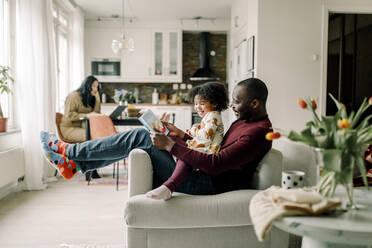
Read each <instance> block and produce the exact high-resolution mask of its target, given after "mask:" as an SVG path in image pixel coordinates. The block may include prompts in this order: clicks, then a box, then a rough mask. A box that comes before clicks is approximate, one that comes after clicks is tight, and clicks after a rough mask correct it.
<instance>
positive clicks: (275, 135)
mask: <svg viewBox="0 0 372 248" xmlns="http://www.w3.org/2000/svg"><path fill="white" fill-rule="evenodd" d="M265 138H266V139H267V140H270V141H271V140H274V139H279V138H280V133H279V132H268V133H267V134H266V136H265Z"/></svg>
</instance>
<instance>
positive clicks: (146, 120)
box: [138, 109, 169, 135]
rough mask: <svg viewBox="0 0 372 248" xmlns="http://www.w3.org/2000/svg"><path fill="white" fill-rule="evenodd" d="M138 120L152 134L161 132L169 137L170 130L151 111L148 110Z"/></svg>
mask: <svg viewBox="0 0 372 248" xmlns="http://www.w3.org/2000/svg"><path fill="white" fill-rule="evenodd" d="M138 120H139V121H140V122H141V123H142V125H144V126H145V127H146V128H147V129H148V130H149V131H151V132H154V133H156V132H161V133H164V134H165V135H167V134H168V133H169V130H168V128H167V127H166V126H165V125H164V124H163V123H162V122H161V121H160V120H159V118H158V117H157V116H156V115H155V114H154V113H153V112H152V111H151V110H150V109H147V110H146V111H145V112H144V113H143V114H142V115H141V116H140V117H139V118H138Z"/></svg>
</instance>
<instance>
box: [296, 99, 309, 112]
mask: <svg viewBox="0 0 372 248" xmlns="http://www.w3.org/2000/svg"><path fill="white" fill-rule="evenodd" d="M297 103H298V105H300V107H301V108H303V109H305V108H307V104H306V102H305V101H304V100H302V99H301V98H298V99H297Z"/></svg>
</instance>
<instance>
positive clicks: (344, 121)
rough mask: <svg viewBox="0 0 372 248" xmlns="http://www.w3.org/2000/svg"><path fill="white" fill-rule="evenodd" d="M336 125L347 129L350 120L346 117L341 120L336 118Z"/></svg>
mask: <svg viewBox="0 0 372 248" xmlns="http://www.w3.org/2000/svg"><path fill="white" fill-rule="evenodd" d="M337 126H338V127H339V128H340V129H347V128H349V127H350V122H349V120H348V119H342V120H338V121H337Z"/></svg>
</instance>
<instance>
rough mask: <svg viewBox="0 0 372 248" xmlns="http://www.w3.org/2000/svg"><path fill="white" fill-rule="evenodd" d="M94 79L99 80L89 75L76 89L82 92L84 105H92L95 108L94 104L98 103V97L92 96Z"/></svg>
mask: <svg viewBox="0 0 372 248" xmlns="http://www.w3.org/2000/svg"><path fill="white" fill-rule="evenodd" d="M94 81H98V80H97V78H95V77H93V76H88V77H86V78H85V79H84V81H83V82H82V83H81V85H80V87H79V88H78V89H77V90H76V91H77V92H79V93H80V95H81V98H82V100H83V105H84V106H85V107H88V105H89V106H91V107H92V108H94V105H95V104H96V97H95V96H92V94H91V91H92V85H93V83H94Z"/></svg>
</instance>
